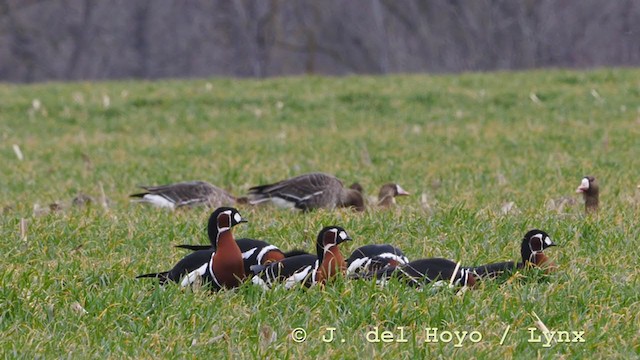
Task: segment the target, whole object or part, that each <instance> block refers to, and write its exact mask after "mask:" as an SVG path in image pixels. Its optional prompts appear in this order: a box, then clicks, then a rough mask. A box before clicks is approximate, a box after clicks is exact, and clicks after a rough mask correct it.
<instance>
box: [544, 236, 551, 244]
mask: <svg viewBox="0 0 640 360" xmlns="http://www.w3.org/2000/svg"><path fill="white" fill-rule="evenodd" d="M544 243H545V244H547V246H549V245H551V239H549V237H548V236H547V237H546V238H544Z"/></svg>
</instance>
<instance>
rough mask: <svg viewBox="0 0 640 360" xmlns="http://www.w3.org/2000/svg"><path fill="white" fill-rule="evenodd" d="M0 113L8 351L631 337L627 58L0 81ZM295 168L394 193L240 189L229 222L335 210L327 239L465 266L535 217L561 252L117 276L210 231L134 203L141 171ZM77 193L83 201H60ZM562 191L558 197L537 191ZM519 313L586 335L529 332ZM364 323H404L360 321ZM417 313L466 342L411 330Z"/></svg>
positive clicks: (301, 243)
mask: <svg viewBox="0 0 640 360" xmlns="http://www.w3.org/2000/svg"><path fill="white" fill-rule="evenodd" d="M0 136H1V139H2V141H1V144H2V146H1V147H0V168H2V170H3V172H2V176H0V206H1V211H2V217H1V220H0V221H1V227H0V251H1V252H2V254H3V257H2V260H1V262H0V263H1V266H0V280H1V285H0V354H2V357H4V358H29V359H31V358H47V359H52V358H73V359H77V358H125V357H130V358H183V357H184V358H194V359H195V358H220V357H228V356H229V357H230V356H232V357H235V358H264V357H270V358H278V359H280V358H283V359H297V358H325V359H328V358H345V359H355V358H370V357H373V358H381V357H387V356H393V357H400V358H409V357H415V358H437V357H442V358H450V357H452V356H456V357H457V358H469V357H476V358H481V359H496V358H502V357H506V356H518V357H521V358H525V357H526V358H552V357H555V356H559V357H560V358H572V359H585V358H624V359H630V358H637V357H640V331H639V329H640V315H639V314H640V295H639V292H638V289H639V288H640V279H639V275H640V270H639V267H638V259H639V258H640V250H639V246H638V239H639V238H640V229H639V228H638V218H639V216H638V214H639V211H640V189H637V188H636V186H637V185H638V184H640V174H639V173H638V169H639V168H640V141H639V139H640V70H632V69H616V70H596V71H588V72H574V71H560V70H553V71H534V72H521V73H488V74H463V75H451V76H423V75H416V76H389V77H344V78H320V77H301V78H283V79H270V80H264V81H257V80H225V79H215V80H208V81H207V80H189V81H186V80H185V81H158V82H143V81H123V82H107V83H71V84H58V83H49V84H40V85H8V84H4V85H0ZM14 145H17V146H18V147H19V149H20V150H21V152H22V155H23V159H22V160H19V158H18V156H17V154H16V153H15V151H14ZM310 171H325V172H328V173H333V174H335V175H337V176H338V177H340V178H342V179H343V180H344V181H345V182H347V183H351V182H353V181H356V180H357V181H359V182H360V183H361V184H363V185H364V187H365V190H366V191H367V192H368V193H369V194H370V195H375V194H376V193H377V189H378V187H379V186H380V185H382V184H383V183H385V182H388V181H395V182H398V183H399V184H401V185H402V187H404V188H405V189H407V190H408V191H409V192H411V193H412V196H410V197H405V198H400V199H398V203H399V204H398V206H397V208H396V209H393V210H388V211H384V210H379V209H375V208H372V209H369V210H368V211H367V212H365V213H363V214H358V213H353V212H351V211H348V210H342V211H333V212H327V211H317V212H313V213H309V214H298V213H292V212H289V211H284V210H277V209H273V208H255V209H254V208H246V207H240V208H239V209H240V211H241V213H242V214H243V216H244V217H245V218H247V219H248V220H249V223H247V224H242V225H240V226H238V227H237V228H235V234H236V236H238V237H254V238H261V239H265V240H268V241H270V242H272V243H274V244H276V245H278V246H280V247H281V248H283V249H290V248H294V247H298V248H302V249H305V250H308V251H312V250H313V249H314V247H313V243H314V241H315V236H316V234H317V232H318V231H319V230H320V229H321V228H322V227H323V226H324V225H332V224H335V225H341V226H343V227H345V228H346V229H347V231H349V233H350V235H351V236H352V237H353V239H354V241H352V242H351V243H348V244H345V245H346V246H343V247H342V251H343V254H347V255H348V254H349V253H350V252H351V250H352V249H354V248H355V247H358V246H360V245H363V244H367V243H381V242H389V243H393V244H395V245H397V246H399V247H401V248H402V249H403V250H404V251H405V253H406V254H407V255H408V256H409V257H410V258H411V259H418V258H421V257H446V258H450V259H453V260H456V261H461V262H462V263H463V264H465V265H473V264H480V263H487V262H492V261H501V260H510V259H517V258H518V257H519V244H520V239H521V238H522V236H523V235H524V233H525V232H526V231H527V230H529V229H532V228H540V229H542V230H545V231H547V232H548V233H549V234H550V235H551V236H552V238H553V240H554V241H555V242H556V243H557V244H559V245H560V246H558V247H555V248H551V249H550V250H549V251H547V254H548V255H549V256H550V257H551V258H552V259H553V261H555V262H556V263H557V264H558V267H559V269H558V271H557V272H556V273H553V274H551V275H549V276H545V275H544V274H542V273H541V272H540V271H537V270H535V269H534V270H526V271H520V272H518V273H515V274H513V275H511V276H507V277H504V278H502V279H501V281H496V282H485V283H484V284H482V285H481V286H480V287H478V288H477V289H474V290H473V291H467V292H466V293H464V294H463V295H462V296H458V295H456V294H455V292H452V291H448V290H445V291H440V292H435V293H434V292H432V291H429V290H426V291H423V292H417V291H415V290H414V289H410V288H407V287H405V286H403V285H402V284H399V283H395V282H393V283H391V284H390V285H389V286H388V287H386V288H382V289H381V288H378V287H376V286H374V285H373V284H371V283H368V282H347V281H338V282H337V283H334V284H331V285H329V286H327V287H326V288H324V289H322V288H311V289H308V290H302V289H298V290H293V291H286V290H284V289H275V290H273V291H270V292H263V291H262V290H260V289H258V288H255V287H253V286H251V285H250V284H246V285H244V286H242V287H240V288H238V289H235V290H232V291H223V292H219V293H214V294H210V293H209V292H207V291H205V290H203V289H198V288H195V289H190V290H186V291H185V290H181V289H179V288H177V287H176V286H168V287H166V288H164V289H162V288H157V287H156V286H155V282H154V281H152V280H149V279H143V280H145V281H142V280H136V279H134V277H135V276H136V275H138V274H142V273H145V272H151V271H156V270H167V269H169V268H171V267H172V266H173V264H174V263H175V262H177V261H178V260H179V259H180V258H181V257H182V256H184V255H185V254H186V252H185V251H184V250H180V249H175V248H173V245H175V244H179V243H194V244H195V243H202V244H205V243H207V241H208V240H207V238H206V233H205V231H204V229H205V226H206V220H207V218H208V215H209V213H210V210H208V209H205V208H195V209H191V210H186V211H176V212H168V211H163V210H160V209H154V208H149V207H144V206H139V205H136V204H131V203H129V199H128V197H127V196H128V194H130V193H132V192H135V191H136V190H137V188H136V186H137V185H141V184H147V185H149V184H163V183H169V182H175V181H181V180H196V179H201V180H206V181H209V182H211V183H214V184H217V185H219V186H221V187H223V188H226V189H228V190H230V191H231V192H233V193H234V194H237V195H242V194H244V193H245V192H246V190H247V189H248V188H249V187H250V186H251V185H257V184H260V183H263V182H271V181H276V180H280V179H283V178H285V177H289V176H293V175H298V174H301V173H305V172H310ZM584 175H594V176H596V177H597V178H598V181H599V183H600V187H601V194H600V201H601V209H600V212H599V214H598V215H597V216H586V215H585V214H584V211H583V206H582V199H581V198H580V197H579V196H578V194H576V193H575V189H576V187H577V186H578V185H579V183H580V179H581V178H582V176H584ZM78 193H85V194H88V195H90V196H92V197H93V198H94V199H95V200H96V201H95V202H94V203H93V204H92V205H90V206H86V207H73V206H71V205H70V204H71V200H72V199H73V197H74V196H76V195H77V194H78ZM103 193H104V196H106V198H108V202H107V203H106V205H107V206H103V205H102V201H101V199H102V198H103V195H102V194H103ZM563 197H569V198H573V199H575V200H578V201H577V202H576V203H575V204H573V205H569V206H566V207H565V208H564V210H563V211H558V210H557V209H556V208H554V207H553V206H551V205H550V203H551V201H556V202H557V200H558V199H561V198H563ZM54 202H57V203H59V204H60V205H61V206H62V208H63V209H62V210H61V211H48V208H49V204H51V203H54ZM509 202H514V203H515V206H516V208H515V210H514V211H512V212H509V213H506V214H504V213H503V212H502V208H503V205H504V204H506V203H509ZM21 219H24V221H22V223H23V224H24V225H25V226H22V227H21ZM21 228H22V230H21ZM24 230H26V231H24ZM82 309H84V311H83V310H82ZM533 312H535V313H536V314H537V315H538V316H539V317H540V318H541V319H542V321H543V322H544V324H546V326H547V327H548V328H549V329H551V330H559V331H578V332H579V331H584V339H585V341H584V342H581V343H552V344H551V345H550V346H549V347H545V346H544V342H545V341H544V338H543V339H542V341H543V342H541V343H533V342H530V339H531V337H530V334H529V330H528V328H531V327H535V324H534V321H535V320H534V318H533V315H532V313H533ZM298 327H301V328H304V329H305V331H306V333H307V338H306V340H305V341H304V342H301V343H297V342H295V341H293V340H292V336H291V333H292V331H293V329H295V328H298ZM327 328H336V330H335V339H334V341H333V342H329V343H325V342H323V341H322V339H323V337H324V336H327V337H328V336H329V335H330V332H331V330H327ZM376 328H377V329H378V331H379V333H382V332H383V331H390V332H392V333H393V334H394V335H395V336H396V339H395V340H398V337H400V336H402V337H401V338H400V339H399V340H401V341H402V340H406V342H395V341H394V342H388V343H387V342H382V341H380V342H372V341H370V340H376V339H375V337H374V336H373V335H372V334H373V333H370V331H371V330H375V329H376ZM427 328H438V329H439V331H440V335H439V336H441V335H443V332H444V331H451V332H455V331H458V332H459V335H460V334H461V333H462V332H463V331H467V332H469V333H471V332H474V333H473V340H478V341H476V342H472V341H470V339H469V337H468V336H467V337H466V338H465V340H464V341H462V342H460V341H458V339H456V337H455V335H454V337H453V338H452V340H451V342H442V341H441V342H425V340H429V339H432V338H430V337H429V336H428V334H429V333H428V332H427V330H426V329H427ZM507 328H509V331H508V332H507V336H506V337H505V339H504V341H503V343H502V344H500V341H501V338H502V337H503V335H504V333H505V331H506V329H507ZM388 335H389V334H385V336H388ZM478 335H480V336H481V339H479V338H478ZM535 336H536V337H537V336H540V332H538V331H537V330H536V333H535ZM325 339H326V337H325ZM439 339H441V340H447V334H444V338H442V337H439ZM380 340H382V339H380ZM385 340H387V338H386V337H385Z"/></svg>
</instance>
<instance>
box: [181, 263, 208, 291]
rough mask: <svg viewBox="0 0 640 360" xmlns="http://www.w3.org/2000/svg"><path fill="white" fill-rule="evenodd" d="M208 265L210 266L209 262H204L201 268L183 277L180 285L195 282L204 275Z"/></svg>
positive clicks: (184, 285) (185, 285) (183, 285)
mask: <svg viewBox="0 0 640 360" xmlns="http://www.w3.org/2000/svg"><path fill="white" fill-rule="evenodd" d="M208 266H209V263H205V264H202V266H200V267H199V268H197V269H195V270H193V271H192V272H190V273H189V274H188V275H187V276H185V277H184V279H182V282H181V283H180V286H182V287H187V286H189V285H191V284H193V283H194V281H196V279H198V278H199V277H201V276H203V275H204V273H205V272H206V271H207V267H208Z"/></svg>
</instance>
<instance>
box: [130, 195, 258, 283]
mask: <svg viewBox="0 0 640 360" xmlns="http://www.w3.org/2000/svg"><path fill="white" fill-rule="evenodd" d="M243 222H247V221H246V220H245V219H243V218H242V216H241V215H240V213H239V212H238V210H236V209H235V208H231V207H220V208H218V209H216V210H215V211H214V212H213V213H212V214H211V216H210V217H209V223H208V227H207V232H208V234H209V238H211V239H212V243H213V244H214V246H213V247H212V248H211V249H209V250H199V251H196V252H194V253H191V254H189V255H187V256H186V257H184V258H183V259H182V260H180V261H179V262H178V263H177V264H176V265H175V266H174V267H173V268H172V269H171V270H168V271H163V272H159V273H150V274H144V275H139V276H137V278H158V279H160V284H164V283H165V282H167V281H174V282H180V284H181V285H182V286H188V285H190V284H192V283H194V282H195V281H196V280H197V279H199V278H201V279H202V280H203V283H207V284H210V285H211V287H212V289H214V290H219V289H222V288H233V287H236V286H238V285H239V284H240V283H241V282H242V281H243V280H244V278H245V275H246V273H245V270H244V269H245V268H244V260H243V257H242V251H241V250H240V247H238V244H237V243H236V241H235V238H234V237H233V233H232V231H231V229H232V228H233V227H235V226H236V225H238V224H240V223H243Z"/></svg>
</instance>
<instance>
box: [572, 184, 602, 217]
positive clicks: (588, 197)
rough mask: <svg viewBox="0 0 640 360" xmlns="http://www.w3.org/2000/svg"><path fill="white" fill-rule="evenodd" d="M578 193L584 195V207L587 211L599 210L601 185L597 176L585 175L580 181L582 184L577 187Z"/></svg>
mask: <svg viewBox="0 0 640 360" xmlns="http://www.w3.org/2000/svg"><path fill="white" fill-rule="evenodd" d="M576 192H577V193H582V195H583V196H584V209H585V211H586V212H587V213H589V212H595V211H598V203H599V199H598V197H599V194H600V187H599V186H598V182H597V181H596V178H595V177H593V176H585V177H583V178H582V182H580V186H578V188H577V189H576Z"/></svg>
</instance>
